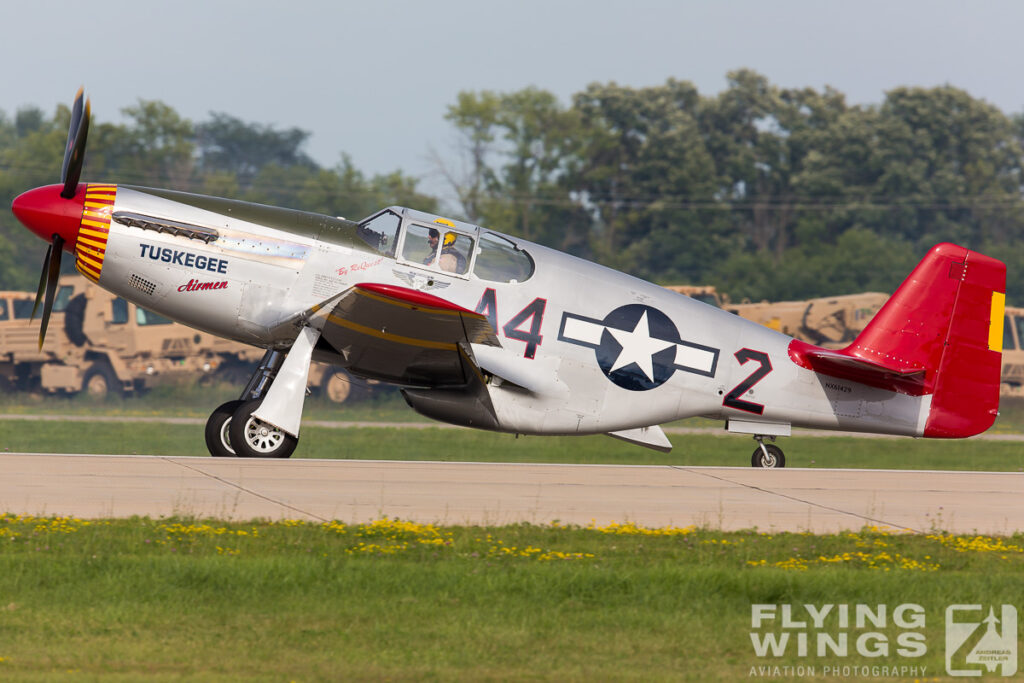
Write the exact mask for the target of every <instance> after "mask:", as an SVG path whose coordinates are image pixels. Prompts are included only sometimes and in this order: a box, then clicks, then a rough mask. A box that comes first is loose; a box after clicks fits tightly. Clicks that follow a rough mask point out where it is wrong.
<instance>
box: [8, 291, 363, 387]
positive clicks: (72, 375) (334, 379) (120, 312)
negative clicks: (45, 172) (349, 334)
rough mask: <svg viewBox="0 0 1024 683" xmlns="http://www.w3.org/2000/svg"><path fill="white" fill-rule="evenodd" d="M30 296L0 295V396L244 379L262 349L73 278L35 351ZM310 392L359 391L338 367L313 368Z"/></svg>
mask: <svg viewBox="0 0 1024 683" xmlns="http://www.w3.org/2000/svg"><path fill="white" fill-rule="evenodd" d="M34 302H35V295H34V294H32V293H30V292H0V390H5V391H11V390H28V391H33V390H35V391H38V390H41V391H43V392H45V393H50V394H56V393H61V394H69V395H70V394H76V393H78V392H80V391H86V392H88V393H89V394H90V395H93V396H96V397H101V396H105V395H106V394H108V393H110V392H117V393H125V394H127V393H131V392H135V391H139V390H142V389H145V388H147V387H151V386H153V385H155V384H157V383H160V382H164V381H168V380H174V379H184V378H188V377H199V378H204V377H205V378H224V379H225V380H228V381H233V382H236V383H239V384H242V383H244V382H245V381H246V380H248V378H249V375H250V374H251V373H252V371H253V370H254V369H255V366H256V363H257V362H258V361H259V359H260V358H261V357H262V355H263V350H262V349H259V348H256V347H253V346H249V345H247V344H241V343H239V342H234V341H229V340H226V339H223V338H221V337H217V336H215V335H212V334H207V333H205V332H199V331H197V330H194V329H192V328H190V327H186V326H185V325H181V324H178V323H175V322H174V321H172V320H169V319H167V318H165V317H163V316H161V315H157V314H156V313H153V312H152V311H147V310H146V309H144V308H140V307H138V306H136V305H135V304H133V303H130V302H128V301H126V300H124V299H122V298H121V297H115V296H114V295H112V294H110V293H109V292H107V291H106V290H103V289H101V288H99V287H97V286H95V285H93V284H92V283H89V282H88V281H86V280H85V278H82V277H80V276H72V275H69V276H64V277H62V278H61V279H60V281H59V283H58V288H57V293H56V296H55V298H54V307H53V313H52V315H51V317H50V326H49V331H48V333H47V336H46V341H45V343H44V345H43V348H42V349H41V350H40V349H39V341H38V339H39V321H38V319H37V320H29V318H30V316H31V313H32V307H33V304H34ZM309 385H310V388H311V389H313V390H315V391H318V392H321V393H322V394H323V395H324V396H325V397H326V398H328V399H329V400H331V401H333V402H335V403H343V402H345V401H347V400H352V399H353V398H354V397H355V396H356V395H358V394H362V393H365V392H366V387H364V385H363V384H361V383H355V382H353V381H352V380H351V378H350V377H349V375H348V373H347V372H345V370H344V369H343V368H339V367H333V366H327V365H322V364H319V363H314V364H313V365H312V366H311V367H310V376H309Z"/></svg>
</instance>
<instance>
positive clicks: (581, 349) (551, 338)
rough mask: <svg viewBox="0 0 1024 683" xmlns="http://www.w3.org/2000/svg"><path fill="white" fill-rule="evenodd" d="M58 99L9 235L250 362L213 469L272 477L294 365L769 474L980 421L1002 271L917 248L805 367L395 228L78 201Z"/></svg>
mask: <svg viewBox="0 0 1024 683" xmlns="http://www.w3.org/2000/svg"><path fill="white" fill-rule="evenodd" d="M88 130H89V105H88V103H85V104H84V105H83V97H82V93H81V91H80V92H79V94H78V97H77V98H76V101H75V105H74V109H73V112H72V120H71V128H70V131H69V135H68V146H67V152H66V154H65V158H64V165H63V170H62V175H61V182H60V184H58V185H49V186H46V187H39V188H36V189H34V190H30V191H28V192H26V193H24V194H22V195H21V196H19V197H18V198H17V199H15V201H14V205H13V211H14V214H15V215H16V216H17V218H18V220H20V221H21V222H22V223H23V224H24V225H25V226H26V227H27V228H28V229H30V230H31V231H33V232H34V233H36V234H37V235H39V236H40V237H41V238H43V239H44V240H46V241H47V242H49V243H50V247H49V249H48V251H47V254H46V259H45V261H44V264H43V274H42V277H41V279H40V282H39V295H38V297H37V301H36V305H37V306H38V305H39V303H40V300H41V301H42V325H41V328H40V337H39V338H40V344H41V343H42V339H43V336H44V335H45V334H46V327H47V323H48V320H49V316H50V311H51V308H52V306H53V299H54V289H55V287H56V284H57V277H58V274H59V271H60V261H61V253H62V251H67V252H69V253H71V254H72V255H73V256H74V258H75V265H76V267H77V269H78V270H79V272H81V273H82V274H83V275H85V276H86V277H88V278H89V279H91V280H93V281H94V282H97V283H98V284H99V285H101V286H102V287H105V288H106V289H108V290H110V291H111V292H113V293H115V294H117V295H119V296H122V297H124V298H126V299H129V300H131V301H134V302H135V303H136V304H138V305H139V306H142V307H144V308H147V309H150V310H152V311H155V312H157V313H160V314H161V315H164V316H167V317H169V318H172V319H174V320H177V321H179V322H182V323H184V324H186V325H190V326H192V327H195V328H197V329H200V330H204V331H206V332H210V333H213V334H217V335H220V336H223V337H228V338H230V339H234V340H237V341H241V342H246V343H249V344H253V345H256V346H260V347H262V348H265V349H266V350H267V352H266V354H265V356H264V358H263V361H262V363H261V364H260V367H259V369H258V370H257V372H256V373H255V374H254V375H253V377H252V379H251V380H250V381H249V383H248V385H247V386H246V387H245V390H244V391H243V392H242V394H241V396H240V398H239V399H238V400H237V401H230V402H228V403H225V404H224V405H221V406H219V407H218V408H216V409H215V410H214V411H213V414H212V415H211V416H210V419H209V421H208V423H207V427H206V443H207V446H208V447H209V450H210V453H211V454H213V455H215V456H242V457H259V456H263V457H282V458H284V457H288V456H289V455H291V453H292V452H293V451H294V449H295V447H296V444H297V442H298V437H299V431H300V420H301V417H302V408H303V401H304V398H305V390H306V377H307V373H308V371H309V365H310V362H311V361H313V360H316V361H321V362H327V363H334V364H338V365H342V366H344V367H346V368H347V369H348V370H349V372H351V373H352V374H353V375H356V376H359V377H365V378H373V379H377V380H382V381H386V382H391V383H394V384H397V385H399V386H401V387H402V393H403V394H404V396H405V399H406V401H407V402H408V403H409V405H410V406H412V407H413V408H414V409H415V410H417V411H418V412H420V413H422V414H423V415H426V416H429V417H431V418H435V419H438V420H442V421H444V422H450V423H453V424H457V425H466V426H470V427H477V428H480V429H489V430H493V431H500V432H512V433H518V434H562V435H565V434H609V435H611V436H614V437H617V438H619V439H623V440H625V441H628V442H631V443H634V444H639V445H642V446H647V447H649V448H654V449H657V450H661V451H668V450H670V449H671V447H672V446H671V443H670V442H669V440H668V439H667V438H666V436H665V434H664V432H663V431H662V429H661V427H659V425H661V424H664V423H666V422H670V421H672V420H678V419H680V418H685V417H691V416H696V415H702V416H708V417H712V418H716V419H721V420H723V421H724V422H725V425H726V429H727V430H728V431H730V432H737V433H741V434H748V435H753V436H754V438H755V439H756V441H757V447H756V449H755V450H754V453H753V456H752V464H753V465H754V466H759V467H783V466H784V465H785V458H784V456H783V453H782V451H781V450H780V449H779V448H778V447H777V446H776V445H775V444H774V443H765V440H766V439H767V440H768V441H769V442H771V441H774V438H775V437H777V436H785V435H789V433H790V430H791V428H792V427H793V426H802V427H811V428H817V429H835V430H847V431H856V432H876V433H884V434H900V435H906V436H924V437H934V438H953V437H966V436H970V435H973V434H977V433H979V432H982V431H984V430H985V429H988V427H989V426H991V424H992V422H993V421H994V419H995V417H996V414H997V410H998V405H999V404H998V402H999V374H1000V355H1001V352H1002V339H1003V333H1002V325H1003V304H1004V292H1005V281H1006V269H1005V266H1004V265H1003V264H1002V263H1001V262H999V261H996V260H995V259H992V258H989V257H987V256H984V255H982V254H979V253H977V252H974V251H969V250H967V249H965V248H963V247H959V246H954V245H952V244H940V245H938V246H936V247H934V248H933V249H932V250H931V251H930V252H929V253H928V254H927V255H926V256H925V257H924V259H923V260H922V261H921V263H920V264H919V265H918V266H917V268H916V269H915V270H914V271H913V272H912V273H911V274H910V276H909V277H908V278H907V279H906V281H904V283H903V285H902V286H901V287H900V288H899V290H898V291H897V292H896V294H895V295H894V296H893V297H892V298H891V299H890V300H889V302H888V303H887V304H886V305H885V307H884V308H882V310H881V311H880V312H879V313H878V314H877V315H876V316H875V318H874V319H873V320H872V321H871V323H870V324H869V325H868V327H867V328H866V329H865V330H864V332H863V333H862V334H861V335H860V336H859V337H858V338H857V339H856V340H855V341H854V342H853V343H852V344H850V346H848V347H847V348H845V349H842V350H839V351H833V350H826V349H823V348H819V347H816V346H812V345H810V344H807V343H804V342H801V341H797V340H795V339H792V338H790V337H787V336H785V335H782V334H779V333H777V332H775V331H772V330H770V329H767V328H765V327H762V326H760V325H757V324H754V323H752V322H748V321H745V320H742V319H740V318H738V317H736V316H733V315H731V314H729V313H726V312H725V311H722V310H720V309H717V308H714V307H711V306H708V305H706V304H703V303H700V302H698V301H695V300H693V299H690V298H688V297H685V296H683V295H680V294H676V293H674V292H671V291H668V290H666V289H663V288H662V287H659V286H657V285H653V284H650V283H648V282H644V281H642V280H638V279H636V278H633V277H630V276H628V275H625V274H623V273H619V272H617V271H614V270H611V269H608V268H604V267H602V266H599V265H596V264H594V263H589V262H587V261H583V260H581V259H578V258H574V257H572V256H569V255H566V254H563V253H560V252H558V251H554V250H552V249H548V248H545V247H542V246H539V245H536V244H531V243H529V242H526V241H524V240H521V239H518V238H516V237H510V236H508V235H503V234H501V233H499V232H495V231H493V230H490V229H487V228H483V227H480V226H477V225H470V224H468V223H464V222H461V221H455V220H449V219H446V218H442V217H439V216H434V215H430V214H426V213H422V212H419V211H415V210H413V209H407V208H401V207H389V208H386V209H382V210H381V211H378V212H377V213H375V214H373V215H372V216H370V217H368V218H366V219H364V220H362V221H359V222H352V221H348V220H345V219H341V218H334V217H330V216H321V215H316V214H311V213H304V212H300V211H291V210H286V209H280V208H273V207H268V206H260V205H255V204H249V203H245V202H239V201H233V200H228V199H218V198H214V197H204V196H198V195H194V194H186V193H183V192H174V191H170V190H155V189H149V188H143V187H132V186H127V185H113V184H109V183H80V182H79V178H80V175H81V170H82V160H83V154H84V150H85V144H86V137H87V134H88Z"/></svg>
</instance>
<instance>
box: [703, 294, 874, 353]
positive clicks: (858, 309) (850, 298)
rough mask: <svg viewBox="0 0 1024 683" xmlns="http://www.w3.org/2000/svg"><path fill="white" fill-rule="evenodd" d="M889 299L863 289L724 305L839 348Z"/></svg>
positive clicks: (794, 334) (743, 315) (773, 326)
mask: <svg viewBox="0 0 1024 683" xmlns="http://www.w3.org/2000/svg"><path fill="white" fill-rule="evenodd" d="M888 300H889V295H888V294H882V293H881V292H863V293H861V294H846V295H844V296H828V297H821V298H818V299H808V300H806V301H777V302H767V301H763V302H761V303H742V304H732V303H727V304H726V305H725V306H723V308H725V310H727V311H729V312H730V313H735V314H736V315H738V316H740V317H741V318H746V319H747V320H752V321H754V322H756V323H760V324H762V325H764V326H765V327H770V328H771V329H773V330H777V331H779V332H782V333H783V334H787V335H789V336H790V337H796V338H797V339H801V340H803V341H806V342H810V343H811V344H815V345H817V346H824V347H825V348H828V349H838V348H842V347H844V346H847V345H848V344H849V343H850V342H852V341H853V340H854V339H856V338H857V335H858V334H860V332H861V330H863V329H864V328H865V327H866V326H867V324H868V321H869V320H871V318H873V317H874V315H875V313H878V311H879V309H880V308H882V306H883V305H884V304H885V302H886V301H888Z"/></svg>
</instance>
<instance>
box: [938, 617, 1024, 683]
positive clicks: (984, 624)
mask: <svg viewBox="0 0 1024 683" xmlns="http://www.w3.org/2000/svg"><path fill="white" fill-rule="evenodd" d="M997 670H998V672H999V675H1001V676H1012V675H1013V674H1015V673H1017V608H1016V607H1014V606H1013V605H1000V609H999V610H998V611H996V609H995V608H994V607H991V606H988V610H987V611H986V610H985V607H983V606H982V605H950V606H949V607H947V608H946V673H948V674H949V675H950V676H981V675H982V673H995V672H996V671H997Z"/></svg>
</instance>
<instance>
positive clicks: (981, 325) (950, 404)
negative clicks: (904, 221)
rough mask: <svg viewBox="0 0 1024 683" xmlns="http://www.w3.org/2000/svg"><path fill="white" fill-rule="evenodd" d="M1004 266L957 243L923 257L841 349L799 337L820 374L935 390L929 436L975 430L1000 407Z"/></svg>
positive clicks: (798, 349) (805, 361)
mask: <svg viewBox="0 0 1024 683" xmlns="http://www.w3.org/2000/svg"><path fill="white" fill-rule="evenodd" d="M1005 292H1006V266H1005V265H1004V264H1003V263H1002V262H1001V261H998V260H996V259H994V258H990V257H988V256H985V255H984V254H979V253H978V252H976V251H970V250H968V249H965V248H963V247H959V246H956V245H954V244H940V245H938V246H936V247H934V248H933V249H932V250H931V251H930V252H928V255H927V256H925V257H924V259H922V260H921V263H919V264H918V265H917V267H916V268H915V269H914V271H913V272H912V273H911V274H910V276H909V277H907V279H906V280H904V281H903V284H902V285H900V288H899V289H898V290H896V293H895V294H893V295H892V297H891V298H890V299H889V301H888V302H886V304H885V306H883V307H882V309H881V310H880V311H879V312H878V314H877V315H875V317H874V318H872V320H871V322H870V323H869V324H868V326H867V327H866V328H864V331H863V332H861V333H860V335H859V336H858V337H857V339H856V340H855V341H854V342H853V343H852V344H850V346H848V347H846V348H845V349H843V350H841V351H827V350H825V349H818V348H817V347H812V346H810V345H809V344H803V343H801V342H793V344H791V346H790V355H791V356H792V357H793V360H794V361H795V362H796V363H797V364H799V365H801V366H803V367H808V368H812V369H814V370H816V371H817V372H820V373H823V374H827V375H832V376H837V377H844V378H847V379H852V380H855V381H859V382H862V383H864V384H867V385H869V386H875V387H880V388H884V389H889V390H892V391H898V392H901V393H905V394H910V395H914V396H928V395H931V397H932V400H931V408H930V410H929V413H928V417H927V421H926V422H925V427H924V434H923V435H924V436H926V437H936V438H954V437H964V436H972V435H974V434H978V433H980V432H983V431H985V430H986V429H988V428H989V427H991V426H992V423H993V422H994V421H995V418H996V415H997V414H998V412H999V379H1000V374H1001V371H1002V347H1003V315H1004V314H1003V308H1004V305H1005V300H1006V294H1005Z"/></svg>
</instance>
